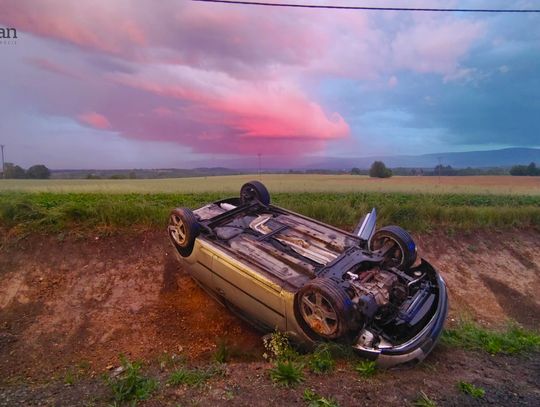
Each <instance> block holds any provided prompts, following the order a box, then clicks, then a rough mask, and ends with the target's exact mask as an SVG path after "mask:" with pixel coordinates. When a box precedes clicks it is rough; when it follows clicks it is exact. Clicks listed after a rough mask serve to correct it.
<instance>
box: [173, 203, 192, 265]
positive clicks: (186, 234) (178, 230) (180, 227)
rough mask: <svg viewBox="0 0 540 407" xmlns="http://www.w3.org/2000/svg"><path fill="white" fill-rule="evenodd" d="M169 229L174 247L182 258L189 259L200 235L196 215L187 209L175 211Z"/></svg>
mask: <svg viewBox="0 0 540 407" xmlns="http://www.w3.org/2000/svg"><path fill="white" fill-rule="evenodd" d="M167 229H168V232H169V238H170V239H171V242H172V244H173V245H174V247H175V248H176V249H177V250H178V252H179V253H180V254H181V255H182V257H188V256H189V255H190V254H191V252H192V251H193V245H194V244H195V238H196V237H197V236H198V235H199V222H198V221H197V218H196V217H195V214H194V213H193V212H191V211H190V210H189V209H187V208H176V209H173V210H172V212H171V215H170V216H169V226H168V228H167Z"/></svg>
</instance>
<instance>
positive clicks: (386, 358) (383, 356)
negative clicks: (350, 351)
mask: <svg viewBox="0 0 540 407" xmlns="http://www.w3.org/2000/svg"><path fill="white" fill-rule="evenodd" d="M430 267H431V266H430ZM435 273H436V272H435ZM436 281H437V285H438V288H439V298H438V301H437V309H436V311H435V313H434V314H433V316H432V317H431V319H430V321H429V322H428V323H427V324H426V326H425V327H424V328H423V329H422V330H421V331H420V332H419V333H418V334H417V335H416V336H414V337H413V338H411V339H410V340H408V341H407V342H405V343H403V344H400V345H396V346H393V347H384V348H379V349H375V348H365V347H363V346H361V345H355V346H353V348H354V349H355V350H356V351H358V352H359V353H360V354H361V355H362V356H364V357H366V358H368V359H371V360H376V361H377V364H378V365H379V366H381V367H391V366H395V365H397V364H402V363H406V362H420V361H422V360H423V359H424V358H425V357H426V356H427V355H428V354H429V353H430V352H431V350H432V349H433V348H434V347H435V344H436V343H437V340H438V339H439V337H440V336H441V333H442V330H443V327H444V323H445V321H446V317H447V315H448V294H447V290H446V283H445V282H444V280H443V279H442V277H441V276H440V275H439V274H438V273H436Z"/></svg>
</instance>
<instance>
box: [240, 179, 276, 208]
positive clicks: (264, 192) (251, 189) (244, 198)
mask: <svg viewBox="0 0 540 407" xmlns="http://www.w3.org/2000/svg"><path fill="white" fill-rule="evenodd" d="M255 200H257V201H259V202H260V203H262V204H263V205H270V193H269V192H268V189H266V187H265V186H264V184H263V183H262V182H259V181H250V182H247V183H245V184H244V185H242V188H240V201H241V202H242V203H243V204H246V203H250V202H253V201H255Z"/></svg>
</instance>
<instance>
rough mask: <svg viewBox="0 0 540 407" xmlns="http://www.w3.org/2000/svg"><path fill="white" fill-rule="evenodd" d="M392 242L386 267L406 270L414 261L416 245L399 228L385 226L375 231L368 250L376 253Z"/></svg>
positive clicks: (405, 232) (403, 230)
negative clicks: (391, 250)
mask: <svg viewBox="0 0 540 407" xmlns="http://www.w3.org/2000/svg"><path fill="white" fill-rule="evenodd" d="M389 242H392V243H393V244H394V251H393V252H391V254H392V257H391V258H389V259H388V261H387V262H386V263H385V265H386V266H389V267H396V268H398V269H400V270H406V269H408V268H409V267H411V266H412V265H413V264H414V262H415V261H416V243H414V240H413V238H412V237H411V235H410V234H409V233H408V232H407V231H406V230H405V229H403V228H401V227H399V226H385V227H383V228H380V229H379V230H377V231H376V232H375V233H374V234H373V236H371V239H370V240H369V250H371V251H376V250H379V249H380V248H382V247H383V246H384V245H386V244H388V243H389Z"/></svg>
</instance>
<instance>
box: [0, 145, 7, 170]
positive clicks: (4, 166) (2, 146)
mask: <svg viewBox="0 0 540 407" xmlns="http://www.w3.org/2000/svg"><path fill="white" fill-rule="evenodd" d="M0 147H1V148H2V178H6V165H5V164H4V147H5V146H4V145H3V144H2V145H0Z"/></svg>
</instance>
